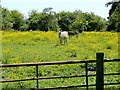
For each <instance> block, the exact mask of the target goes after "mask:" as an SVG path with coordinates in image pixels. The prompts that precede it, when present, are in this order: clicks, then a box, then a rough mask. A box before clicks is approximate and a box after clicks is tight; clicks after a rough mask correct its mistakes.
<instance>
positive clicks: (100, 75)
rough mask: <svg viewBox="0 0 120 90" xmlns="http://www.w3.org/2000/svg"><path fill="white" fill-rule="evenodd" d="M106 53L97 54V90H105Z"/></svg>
mask: <svg viewBox="0 0 120 90" xmlns="http://www.w3.org/2000/svg"><path fill="white" fill-rule="evenodd" d="M103 61H104V53H96V90H103V89H104V67H103V65H104V62H103Z"/></svg>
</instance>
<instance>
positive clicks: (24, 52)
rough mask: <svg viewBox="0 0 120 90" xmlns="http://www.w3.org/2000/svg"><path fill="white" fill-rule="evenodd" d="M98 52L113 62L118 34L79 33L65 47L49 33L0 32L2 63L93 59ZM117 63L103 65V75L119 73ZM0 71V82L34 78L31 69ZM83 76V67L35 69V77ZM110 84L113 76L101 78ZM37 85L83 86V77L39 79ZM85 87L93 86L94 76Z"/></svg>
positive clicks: (16, 85)
mask: <svg viewBox="0 0 120 90" xmlns="http://www.w3.org/2000/svg"><path fill="white" fill-rule="evenodd" d="M98 52H104V53H105V57H104V58H105V59H117V58H118V34H117V33H111V32H83V33H80V34H79V38H78V39H76V38H75V37H72V38H71V39H70V40H69V41H68V44H67V45H60V44H59V40H58V36H57V33H56V32H53V31H49V32H42V31H31V32H4V31H2V64H18V63H37V62H53V61H75V60H80V61H82V60H95V59H96V53H98ZM118 64H119V63H113V62H112V63H105V68H104V71H105V73H113V72H118V71H120V70H119V69H118ZM94 67H95V65H94V64H92V65H90V67H89V68H91V69H94ZM2 71H3V74H2V79H3V80H9V79H10V80H13V79H25V78H33V77H35V75H34V74H35V67H11V68H3V69H2ZM83 74H85V68H84V64H72V65H52V66H39V77H42V76H43V77H44V76H70V75H83ZM90 74H93V72H90ZM110 78H112V79H110ZM109 79H110V80H109ZM113 81H114V82H119V80H118V79H117V78H116V76H115V77H114V76H109V77H105V82H109V83H110V82H113ZM39 82H40V84H39V87H41V88H44V87H56V86H68V85H82V84H85V78H79V79H78V78H69V79H53V80H39ZM41 82H42V83H41ZM89 84H95V78H94V77H90V78H89ZM35 87H36V83H35V81H25V82H13V83H4V84H3V88H35ZM107 87H109V86H107ZM110 87H111V86H110ZM113 87H116V86H113ZM117 87H118V86H117Z"/></svg>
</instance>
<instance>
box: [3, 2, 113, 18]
mask: <svg viewBox="0 0 120 90" xmlns="http://www.w3.org/2000/svg"><path fill="white" fill-rule="evenodd" d="M110 1H112V0H1V6H2V7H4V8H7V9H9V10H18V11H19V12H21V13H22V14H24V16H25V17H28V12H30V11H31V10H33V9H34V10H37V11H38V12H42V11H43V9H44V8H48V7H52V8H53V11H55V12H57V13H59V12H61V11H70V12H73V11H75V10H82V12H93V13H94V14H95V15H98V16H101V17H103V18H107V17H108V13H109V9H110V8H111V6H109V7H105V4H106V3H107V2H110Z"/></svg>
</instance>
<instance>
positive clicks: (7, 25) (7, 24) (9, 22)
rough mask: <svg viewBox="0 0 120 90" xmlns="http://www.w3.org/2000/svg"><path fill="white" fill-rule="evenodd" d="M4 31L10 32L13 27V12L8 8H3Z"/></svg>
mask: <svg viewBox="0 0 120 90" xmlns="http://www.w3.org/2000/svg"><path fill="white" fill-rule="evenodd" d="M1 9H2V12H1V16H2V30H10V29H11V28H12V27H13V18H12V17H11V12H10V11H9V10H8V9H6V8H1Z"/></svg>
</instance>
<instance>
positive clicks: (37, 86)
mask: <svg viewBox="0 0 120 90" xmlns="http://www.w3.org/2000/svg"><path fill="white" fill-rule="evenodd" d="M36 78H38V65H36ZM36 84H37V85H36V88H37V89H38V87H39V84H38V79H37V80H36Z"/></svg>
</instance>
